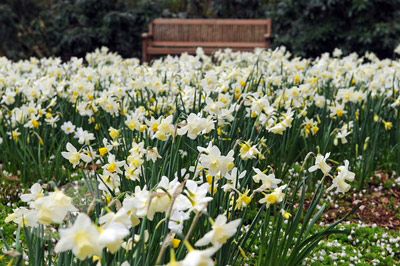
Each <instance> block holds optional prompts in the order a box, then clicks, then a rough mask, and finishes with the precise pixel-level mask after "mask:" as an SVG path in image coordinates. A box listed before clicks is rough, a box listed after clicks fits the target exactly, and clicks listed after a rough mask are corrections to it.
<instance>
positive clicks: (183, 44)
mask: <svg viewBox="0 0 400 266" xmlns="http://www.w3.org/2000/svg"><path fill="white" fill-rule="evenodd" d="M152 45H153V47H157V46H161V47H162V46H164V47H165V46H167V47H171V46H173V47H250V48H254V47H264V48H265V42H157V41H153V42H152Z"/></svg>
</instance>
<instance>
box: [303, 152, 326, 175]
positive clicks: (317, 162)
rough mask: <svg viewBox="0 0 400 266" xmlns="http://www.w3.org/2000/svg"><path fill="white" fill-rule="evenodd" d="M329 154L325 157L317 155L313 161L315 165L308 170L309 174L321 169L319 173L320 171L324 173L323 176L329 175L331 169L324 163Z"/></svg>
mask: <svg viewBox="0 0 400 266" xmlns="http://www.w3.org/2000/svg"><path fill="white" fill-rule="evenodd" d="M330 154H331V153H330V152H328V153H327V154H325V156H323V155H321V154H319V155H318V156H317V158H316V159H315V165H313V166H311V167H310V168H308V171H309V172H314V171H315V170H317V169H321V171H322V173H324V175H327V174H329V171H330V170H331V167H330V166H329V165H328V164H327V163H326V159H328V158H329V155H330Z"/></svg>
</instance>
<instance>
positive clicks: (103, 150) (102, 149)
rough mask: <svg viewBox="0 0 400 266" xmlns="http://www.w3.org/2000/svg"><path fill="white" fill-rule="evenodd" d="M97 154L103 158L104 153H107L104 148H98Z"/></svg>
mask: <svg viewBox="0 0 400 266" xmlns="http://www.w3.org/2000/svg"><path fill="white" fill-rule="evenodd" d="M99 152H100V155H101V156H104V154H106V153H107V152H108V150H107V148H106V147H103V148H100V149H99Z"/></svg>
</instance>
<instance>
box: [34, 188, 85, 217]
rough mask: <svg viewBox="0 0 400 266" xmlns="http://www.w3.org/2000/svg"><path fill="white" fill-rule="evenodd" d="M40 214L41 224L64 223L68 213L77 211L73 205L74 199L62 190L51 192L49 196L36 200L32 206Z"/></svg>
mask: <svg viewBox="0 0 400 266" xmlns="http://www.w3.org/2000/svg"><path fill="white" fill-rule="evenodd" d="M30 206H31V207H32V208H33V209H35V210H36V211H37V212H38V219H39V222H40V223H41V224H44V225H48V224H51V223H58V224H60V223H62V222H63V220H64V218H65V216H66V215H67V213H68V212H74V211H77V209H76V208H75V207H74V205H72V199H71V198H70V197H68V196H66V195H65V194H64V193H63V192H62V191H61V190H58V191H55V192H51V193H49V195H48V196H44V197H40V198H38V199H36V200H35V201H34V202H32V203H31V205H30Z"/></svg>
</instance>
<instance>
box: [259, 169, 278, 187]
mask: <svg viewBox="0 0 400 266" xmlns="http://www.w3.org/2000/svg"><path fill="white" fill-rule="evenodd" d="M253 170H254V172H256V174H255V175H254V176H253V180H254V182H256V183H259V182H260V181H261V182H262V187H261V188H260V189H261V190H267V189H274V188H277V187H278V184H279V183H281V182H282V180H280V179H277V178H275V174H273V173H272V174H269V175H266V174H264V173H263V172H261V170H260V169H258V168H254V167H253Z"/></svg>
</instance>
